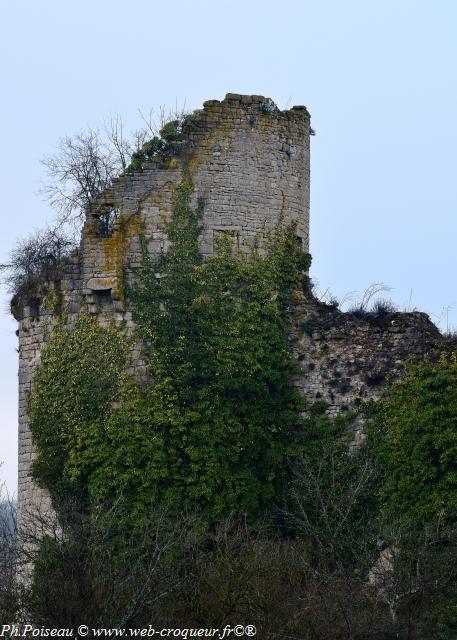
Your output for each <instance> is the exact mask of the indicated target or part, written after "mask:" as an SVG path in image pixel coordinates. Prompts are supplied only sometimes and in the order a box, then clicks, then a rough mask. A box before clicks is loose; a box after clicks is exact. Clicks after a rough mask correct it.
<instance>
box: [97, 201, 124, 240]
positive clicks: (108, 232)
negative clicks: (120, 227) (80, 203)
mask: <svg viewBox="0 0 457 640" xmlns="http://www.w3.org/2000/svg"><path fill="white" fill-rule="evenodd" d="M118 217H119V209H118V208H117V207H113V206H107V207H106V208H104V209H102V210H101V211H99V212H97V213H94V214H93V218H94V219H95V220H96V232H95V233H96V235H97V236H98V237H99V238H111V236H112V235H113V231H114V226H115V224H116V222H117V219H118Z"/></svg>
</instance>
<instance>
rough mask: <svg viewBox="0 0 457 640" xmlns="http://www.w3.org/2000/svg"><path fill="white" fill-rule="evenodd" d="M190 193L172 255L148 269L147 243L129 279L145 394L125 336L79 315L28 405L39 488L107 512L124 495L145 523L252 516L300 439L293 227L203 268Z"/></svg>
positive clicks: (181, 208) (52, 345)
mask: <svg viewBox="0 0 457 640" xmlns="http://www.w3.org/2000/svg"><path fill="white" fill-rule="evenodd" d="M192 193H193V188H192V186H191V184H190V183H188V182H186V181H183V183H182V184H181V185H180V186H179V187H178V189H177V196H176V204H175V207H174V212H173V218H172V220H171V222H170V223H169V224H168V225H167V228H166V231H167V235H168V237H169V239H170V242H171V247H170V249H169V251H168V252H167V253H165V254H161V255H160V256H159V257H158V258H155V259H153V258H151V257H150V256H149V253H148V251H147V246H146V242H145V241H144V240H143V266H142V267H141V268H140V269H138V270H136V272H135V273H134V274H133V280H134V284H133V285H132V286H131V288H130V291H129V299H130V301H131V304H132V309H133V315H134V319H135V322H136V326H137V333H138V337H139V338H140V339H141V340H142V341H143V344H144V345H145V346H144V356H145V359H146V362H147V365H148V369H149V372H150V379H149V380H150V381H149V383H148V384H147V385H146V388H145V386H144V384H143V385H142V386H141V385H140V384H139V383H138V382H137V381H135V380H134V379H130V380H128V379H127V377H126V376H125V375H124V374H123V371H124V369H125V364H126V360H127V341H126V340H125V339H121V338H120V334H119V331H118V330H117V329H116V328H115V327H113V326H110V327H106V328H103V327H99V326H98V325H97V323H96V321H95V320H93V319H92V318H90V317H89V316H87V315H85V314H83V315H82V316H81V317H80V318H79V319H78V320H77V322H76V324H75V326H74V328H73V329H72V330H71V331H67V330H66V329H65V328H64V327H61V326H58V327H57V328H56V330H55V331H54V334H53V337H52V338H51V341H50V342H49V344H48V345H47V346H46V348H45V349H44V352H43V360H42V362H41V364H40V366H39V367H38V371H37V375H36V378H35V384H34V391H33V394H32V398H31V409H30V416H31V426H32V432H33V434H34V438H35V441H36V443H37V446H38V450H39V456H38V460H37V462H36V463H35V474H36V476H37V477H38V478H39V479H40V481H41V482H42V483H43V484H44V485H46V486H48V488H50V489H52V490H59V491H61V490H64V489H65V487H67V486H70V487H71V486H73V485H74V486H75V487H78V486H80V487H82V488H83V490H84V491H87V492H88V494H89V495H90V497H91V498H92V500H93V501H94V503H95V504H100V505H101V504H103V503H104V502H105V501H107V500H109V499H110V498H112V497H113V496H118V497H120V498H122V499H123V500H124V501H125V503H126V504H129V505H130V506H131V510H132V513H133V514H134V515H135V517H136V518H138V519H140V520H141V517H142V513H146V512H147V510H148V509H149V507H150V504H151V503H165V504H167V505H172V506H175V507H179V508H190V509H197V510H199V511H201V512H203V513H204V514H206V517H208V518H214V517H217V516H219V515H222V514H228V513H237V514H244V515H247V516H248V517H251V518H255V517H257V516H258V515H260V514H261V513H262V512H264V511H265V510H267V509H268V508H269V507H271V505H272V503H273V502H274V501H275V500H278V499H279V498H280V496H281V495H282V492H283V491H284V489H285V486H286V482H287V478H288V473H289V462H290V460H291V459H292V458H294V456H296V455H297V453H298V451H299V450H300V449H301V447H302V444H303V439H304V426H303V424H304V423H303V422H302V419H301V417H300V414H301V411H302V409H303V400H302V397H301V396H300V394H299V392H298V391H297V390H296V388H295V387H294V386H293V384H292V381H291V375H292V372H293V365H292V362H291V360H290V357H289V353H288V332H289V323H288V305H289V302H290V296H291V293H292V292H293V289H294V288H296V287H297V286H299V285H300V282H301V280H302V279H303V273H304V271H305V270H306V269H307V267H308V266H309V256H308V255H306V254H303V253H301V252H300V251H299V249H298V248H297V246H296V241H295V235H296V232H295V228H294V227H290V228H289V229H287V230H284V229H281V228H279V227H278V228H277V229H276V230H275V231H273V232H272V233H271V234H270V236H269V237H267V238H266V239H265V243H266V247H265V251H264V252H263V253H260V252H258V251H254V252H253V254H252V255H251V257H250V258H249V259H247V258H243V257H240V256H236V255H234V254H233V251H232V247H231V244H230V241H229V239H221V240H220V242H219V244H218V246H217V249H216V252H215V254H214V256H212V257H210V258H209V259H208V260H207V261H206V262H204V261H203V258H202V255H201V253H200V251H199V244H198V243H199V236H200V233H201V218H202V215H203V203H202V202H199V203H198V204H197V206H196V207H195V209H193V208H192V207H191V206H190V200H191V197H192ZM158 273H159V274H160V278H159V279H158V278H157V277H156V274H158ZM114 401H116V402H115V404H113V402H114ZM50 409H51V410H50ZM72 483H73V485H72Z"/></svg>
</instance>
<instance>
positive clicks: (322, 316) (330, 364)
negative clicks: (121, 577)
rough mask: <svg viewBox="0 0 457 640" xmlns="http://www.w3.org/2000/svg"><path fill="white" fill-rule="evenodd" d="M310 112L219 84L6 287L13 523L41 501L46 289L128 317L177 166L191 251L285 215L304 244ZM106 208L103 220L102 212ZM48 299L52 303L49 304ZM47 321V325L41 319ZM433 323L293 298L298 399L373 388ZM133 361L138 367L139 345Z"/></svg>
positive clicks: (248, 233)
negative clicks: (65, 244)
mask: <svg viewBox="0 0 457 640" xmlns="http://www.w3.org/2000/svg"><path fill="white" fill-rule="evenodd" d="M309 140H310V117H309V113H308V111H307V110H306V108H305V107H301V106H299V107H293V108H292V109H290V110H288V111H279V110H278V109H277V108H276V106H275V105H274V103H272V101H271V100H269V99H268V98H265V97H263V96H241V95H238V94H227V96H226V97H225V99H224V100H223V101H218V100H210V101H208V102H205V103H204V105H203V109H202V110H201V111H199V112H198V118H196V119H195V121H194V122H193V123H192V126H190V125H189V126H187V127H185V128H184V130H183V136H182V140H181V141H180V142H179V143H177V144H175V145H172V146H171V147H170V148H169V149H168V150H167V152H166V153H161V154H158V156H157V158H156V159H155V160H154V161H153V162H151V163H149V165H148V166H147V167H145V168H144V169H143V171H136V172H134V173H132V174H128V175H123V176H121V177H119V178H117V179H115V180H114V182H113V184H112V187H111V188H109V189H107V190H106V191H105V192H104V193H102V194H101V195H100V197H99V198H98V199H97V200H96V201H95V202H94V203H93V204H92V206H91V208H90V209H89V210H88V211H87V214H86V223H85V225H84V228H83V231H82V237H81V245H80V249H79V251H78V252H76V253H75V255H73V256H72V257H71V258H70V259H69V260H68V262H67V263H66V264H65V265H64V266H63V267H62V269H61V271H60V273H59V274H56V277H55V279H54V280H53V281H52V282H43V283H42V286H41V287H40V288H39V289H38V290H37V291H36V292H35V293H34V294H33V295H32V294H30V295H29V296H28V297H27V298H26V299H18V298H15V299H13V302H12V312H13V314H14V316H15V317H16V319H17V320H18V322H19V329H18V336H19V487H18V509H19V528H20V527H21V522H22V521H23V520H24V518H25V514H27V513H28V512H29V511H33V510H34V509H37V508H40V509H43V508H45V509H47V508H48V507H50V503H49V498H48V496H47V495H46V493H45V492H44V491H43V490H41V489H40V488H38V487H37V486H36V485H35V484H34V483H33V481H32V479H31V477H30V468H31V464H32V461H33V457H34V453H33V443H32V438H31V434H30V431H29V428H28V423H27V395H28V392H29V391H30V389H31V385H32V379H33V370H34V367H35V365H36V363H37V362H38V361H39V357H40V351H41V349H42V347H43V345H44V344H45V342H46V338H47V335H48V333H47V332H48V331H49V322H52V313H51V311H50V309H49V303H48V302H46V300H49V298H50V297H52V295H54V299H55V300H58V304H59V305H60V306H61V307H62V308H63V307H65V309H66V310H67V312H68V325H69V326H71V324H72V322H73V321H74V318H75V317H76V315H77V314H78V313H79V312H80V310H81V309H82V308H85V309H88V310H89V312H90V313H93V314H95V315H97V317H98V318H99V321H100V322H101V323H104V322H107V321H108V319H109V318H110V317H113V316H114V317H115V319H116V320H117V321H121V320H123V321H126V324H127V326H128V327H130V328H132V326H133V325H132V319H131V314H130V312H129V308H128V307H129V306H128V300H126V299H125V295H124V283H123V278H124V274H125V273H126V271H128V268H129V267H132V266H136V265H138V264H139V262H140V256H141V252H140V237H141V236H142V237H144V238H145V239H146V241H147V243H148V246H149V250H150V252H151V253H152V254H154V255H157V254H158V253H159V252H160V251H166V249H167V246H168V239H167V237H166V233H165V231H164V224H165V222H166V221H167V220H169V219H170V217H171V215H172V210H173V203H174V198H175V191H176V187H177V185H178V184H179V183H180V181H181V179H182V177H183V174H184V172H188V175H190V177H191V180H192V183H193V186H194V196H193V197H194V199H195V202H196V201H197V199H200V198H201V199H203V201H204V218H203V227H204V228H203V232H202V235H201V239H200V245H201V251H202V253H203V254H204V255H210V254H211V253H212V250H213V245H214V240H215V238H216V237H217V236H218V235H219V234H229V236H230V238H231V239H232V242H233V246H234V250H235V251H236V252H238V253H239V254H248V253H249V252H250V251H251V249H252V247H253V246H255V245H256V244H257V243H259V242H261V238H262V233H263V231H264V230H265V229H268V228H272V227H273V226H274V225H276V224H278V223H283V224H285V225H287V224H288V223H290V222H292V221H295V222H296V223H297V231H296V234H297V242H298V243H299V245H300V246H301V247H302V249H303V251H308V246H309V235H308V230H309V188H310V182H309V171H310V162H309ZM109 219H111V220H114V225H113V226H112V227H109V226H106V225H105V221H106V220H109ZM54 311H55V310H54ZM47 327H48V328H47ZM438 338H439V332H438V330H437V329H436V328H435V327H434V325H433V324H432V323H431V322H430V321H429V320H428V318H427V317H426V316H425V315H424V314H418V313H415V314H388V315H387V316H385V317H384V316H383V317H382V318H381V317H374V316H373V317H369V318H365V319H358V318H356V317H353V316H351V315H348V314H342V313H340V312H338V311H336V310H334V309H331V308H329V307H327V306H326V305H322V304H319V303H317V302H316V301H315V300H314V299H313V298H312V297H310V296H309V295H308V296H307V295H306V294H305V295H304V296H303V299H301V300H299V301H298V302H297V307H296V309H295V312H294V328H293V332H292V336H291V349H292V353H293V355H294V357H295V358H296V360H297V362H298V363H299V365H300V370H301V375H300V376H297V380H296V384H297V385H298V386H299V388H300V389H301V390H302V392H303V393H304V394H305V396H306V397H307V398H308V399H309V400H310V401H312V402H313V401H316V400H318V399H322V400H325V401H326V402H328V403H329V412H330V414H333V415H335V414H337V413H339V412H341V411H343V410H345V409H347V408H349V409H350V408H353V407H354V406H355V403H356V401H357V399H358V398H361V399H365V400H366V399H368V398H371V397H372V398H377V397H379V395H380V394H381V393H382V391H381V387H380V383H381V382H382V380H383V378H384V376H385V374H386V373H388V372H394V373H395V372H398V371H399V370H400V367H401V363H402V362H403V361H404V360H405V358H406V357H407V356H409V355H410V354H412V353H415V354H417V355H423V354H424V353H425V352H427V351H428V350H429V349H430V348H432V347H433V345H434V344H435V342H436V340H437V339H438ZM134 363H135V365H134V366H135V368H137V369H140V370H141V368H142V367H143V363H142V361H141V352H140V349H139V348H138V349H136V350H135V353H134Z"/></svg>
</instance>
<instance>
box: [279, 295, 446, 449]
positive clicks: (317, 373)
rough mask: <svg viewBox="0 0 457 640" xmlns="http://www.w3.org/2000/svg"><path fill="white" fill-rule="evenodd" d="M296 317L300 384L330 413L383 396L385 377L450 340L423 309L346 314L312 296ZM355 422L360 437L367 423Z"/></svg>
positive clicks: (293, 339)
mask: <svg viewBox="0 0 457 640" xmlns="http://www.w3.org/2000/svg"><path fill="white" fill-rule="evenodd" d="M293 316H294V325H293V330H292V334H291V337H290V344H291V351H292V354H293V357H294V359H295V360H296V362H297V364H298V365H299V369H300V374H299V375H297V377H296V380H295V383H296V384H297V386H298V388H299V389H300V391H301V393H302V394H303V395H304V397H305V398H306V401H307V404H308V406H310V405H312V404H313V403H315V402H319V401H322V402H324V403H325V404H326V405H327V411H326V413H327V414H328V415H331V416H337V415H340V414H342V413H344V412H347V411H356V410H357V408H358V406H359V404H360V402H367V401H369V400H379V399H380V398H381V397H382V396H383V395H384V394H385V386H384V383H385V381H386V377H391V378H395V377H398V376H400V375H401V374H402V371H403V364H404V362H405V360H407V359H408V358H410V357H412V356H416V357H418V358H422V357H424V356H425V355H426V354H430V355H433V354H434V353H436V352H439V351H440V350H441V349H443V347H444V344H445V341H444V339H443V337H442V336H441V334H440V332H439V330H438V329H437V327H436V326H435V325H434V324H433V323H432V322H431V320H430V318H429V317H428V316H427V315H426V314H425V313H420V312H414V313H400V312H380V313H376V312H363V311H361V312H358V313H349V312H348V313H343V312H341V311H339V310H338V309H336V308H334V307H332V306H330V305H326V304H322V303H320V302H318V301H316V300H315V299H314V298H312V297H311V296H307V297H305V299H304V300H303V301H302V303H301V304H298V305H297V308H296V309H295V311H294V314H293ZM353 426H354V427H355V429H356V433H355V441H357V439H358V438H359V436H360V435H361V434H360V430H361V427H362V424H361V423H360V422H358V423H357V424H355V425H353ZM357 431H359V433H357Z"/></svg>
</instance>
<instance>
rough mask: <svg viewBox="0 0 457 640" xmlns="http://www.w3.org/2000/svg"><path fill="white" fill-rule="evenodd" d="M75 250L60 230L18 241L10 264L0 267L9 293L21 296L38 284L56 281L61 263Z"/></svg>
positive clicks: (67, 236) (48, 231)
mask: <svg viewBox="0 0 457 640" xmlns="http://www.w3.org/2000/svg"><path fill="white" fill-rule="evenodd" d="M75 249H76V242H75V240H74V239H73V237H72V236H71V235H70V234H69V233H68V232H66V231H65V230H63V229H50V228H47V229H42V230H41V231H37V232H35V233H33V234H30V235H29V236H28V237H26V238H24V239H22V240H20V241H19V242H18V243H17V245H16V246H15V248H14V249H13V250H12V251H11V253H10V256H9V262H8V263H7V264H3V265H0V272H1V273H2V274H3V281H4V283H5V284H6V286H7V288H8V290H9V292H10V293H13V294H15V295H20V294H22V293H27V292H28V291H30V290H32V289H33V288H34V287H35V286H36V285H37V283H38V282H39V281H43V280H46V279H49V278H55V276H56V274H58V271H59V267H60V266H61V265H62V261H63V260H64V259H65V258H67V257H68V256H69V255H70V254H71V253H72V252H73V251H74V250H75Z"/></svg>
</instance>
